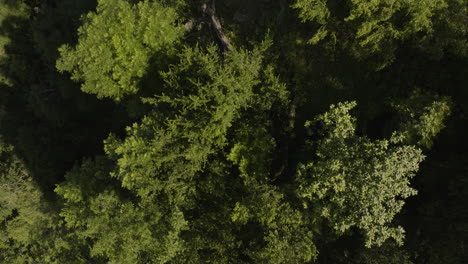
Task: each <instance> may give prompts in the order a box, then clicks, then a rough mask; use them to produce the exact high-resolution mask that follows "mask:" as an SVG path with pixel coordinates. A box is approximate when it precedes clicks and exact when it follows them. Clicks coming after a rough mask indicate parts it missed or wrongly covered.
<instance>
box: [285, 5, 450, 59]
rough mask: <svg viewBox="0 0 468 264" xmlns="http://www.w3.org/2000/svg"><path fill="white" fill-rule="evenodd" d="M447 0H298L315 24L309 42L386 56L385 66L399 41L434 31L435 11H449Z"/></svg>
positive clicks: (303, 16)
mask: <svg viewBox="0 0 468 264" xmlns="http://www.w3.org/2000/svg"><path fill="white" fill-rule="evenodd" d="M447 2H448V1H447V0H436V1H434V0H424V1H406V0H386V1H381V0H372V1H363V0H348V1H345V3H343V2H341V1H335V0H297V1H296V2H295V3H294V5H293V8H295V9H298V11H299V17H300V18H301V19H302V21H303V22H312V23H314V24H315V25H316V30H315V32H314V33H313V34H314V35H313V37H312V38H311V39H310V40H309V43H310V44H318V43H319V42H322V43H324V45H326V46H331V47H335V46H336V48H333V49H334V50H335V49H336V50H340V49H342V48H344V49H345V50H349V51H350V52H351V54H353V55H354V56H356V57H358V58H361V59H364V58H366V57H369V56H372V55H374V54H380V55H383V59H384V60H383V62H382V63H383V64H382V65H381V67H383V66H385V65H386V64H388V63H389V62H391V61H392V60H393V59H394V54H393V51H394V50H395V49H396V44H397V43H398V41H401V40H405V39H408V38H410V37H413V36H415V35H416V34H431V33H432V32H433V20H434V16H435V15H436V14H439V13H441V12H443V11H445V10H446V8H447V6H448V4H447Z"/></svg>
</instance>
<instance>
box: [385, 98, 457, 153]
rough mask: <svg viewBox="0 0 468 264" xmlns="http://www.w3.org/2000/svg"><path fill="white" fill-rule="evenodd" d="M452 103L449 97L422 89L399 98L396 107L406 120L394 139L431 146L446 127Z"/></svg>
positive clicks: (426, 146) (425, 146)
mask: <svg viewBox="0 0 468 264" xmlns="http://www.w3.org/2000/svg"><path fill="white" fill-rule="evenodd" d="M450 104H451V103H450V99H449V98H448V97H441V96H435V95H430V94H424V93H422V92H421V91H420V90H415V91H414V92H413V94H411V95H410V96H409V97H408V98H406V99H404V100H399V101H398V103H396V104H395V105H394V107H395V108H396V109H397V110H398V111H399V112H400V115H401V116H402V119H403V120H405V121H406V122H402V128H401V131H399V132H397V133H395V134H394V135H393V137H394V140H404V141H406V142H407V143H412V144H417V145H419V146H421V147H424V148H430V147H431V146H432V144H433V143H434V138H435V136H436V135H437V134H439V132H440V131H441V130H442V129H443V128H444V127H445V125H444V120H445V119H446V118H447V117H448V116H449V115H450Z"/></svg>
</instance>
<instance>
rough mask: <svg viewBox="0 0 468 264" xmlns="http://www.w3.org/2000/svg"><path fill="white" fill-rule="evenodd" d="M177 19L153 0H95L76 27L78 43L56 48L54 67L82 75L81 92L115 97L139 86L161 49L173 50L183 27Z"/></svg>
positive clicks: (75, 76) (79, 77)
mask: <svg viewBox="0 0 468 264" xmlns="http://www.w3.org/2000/svg"><path fill="white" fill-rule="evenodd" d="M116 17H118V19H117V21H116V20H115V18H116ZM176 19H177V15H176V13H175V10H174V9H173V8H170V7H166V6H164V5H163V4H161V3H159V2H157V1H143V2H139V3H138V4H134V5H132V4H131V3H129V2H127V1H124V0H119V1H110V0H100V1H98V6H97V10H96V13H88V14H87V16H86V18H85V19H84V24H83V26H82V27H81V28H80V29H79V30H78V34H79V36H80V38H79V41H78V44H77V46H76V47H75V48H71V47H70V46H67V45H64V46H62V47H61V48H60V49H59V51H60V53H61V58H60V59H59V60H58V61H57V68H58V69H59V70H60V71H62V72H63V71H68V72H70V73H72V78H73V79H74V80H76V81H83V85H82V86H81V89H82V90H83V91H84V92H86V93H91V94H96V95H97V96H98V97H99V98H103V97H108V98H112V99H115V100H117V101H119V100H121V99H122V98H124V97H125V96H126V95H131V94H135V93H137V92H138V90H139V85H138V83H139V81H140V79H141V78H142V77H143V76H144V75H145V74H146V71H147V69H148V66H149V65H150V64H151V63H156V65H158V62H157V61H158V60H159V61H160V60H163V57H164V54H172V53H173V52H174V42H176V41H177V40H178V39H179V38H180V37H181V35H182V33H183V27H182V26H178V25H176V22H175V20H176ZM156 55H158V56H156ZM154 59H156V62H154V61H153V60H154ZM159 63H161V62H159Z"/></svg>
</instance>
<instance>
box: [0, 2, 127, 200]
mask: <svg viewBox="0 0 468 264" xmlns="http://www.w3.org/2000/svg"><path fill="white" fill-rule="evenodd" d="M33 2H34V3H33ZM35 2H38V3H40V4H41V5H39V7H40V9H39V11H37V9H36V10H34V8H35V7H37V4H38V3H35ZM6 3H8V4H10V5H11V6H10V8H12V9H18V10H19V9H20V8H21V6H20V5H21V4H22V3H21V2H20V1H6ZM52 3H55V1H29V2H28V3H27V4H29V5H27V7H28V9H29V11H28V12H29V14H27V15H25V16H24V17H20V16H9V17H6V18H5V19H4V20H3V23H2V24H1V25H0V35H1V36H4V37H6V38H8V39H9V40H10V41H9V42H8V43H7V45H6V46H5V55H3V56H1V54H0V56H1V57H0V134H1V135H3V138H4V139H5V140H6V141H7V143H9V144H11V145H13V146H14V147H15V150H16V152H17V155H18V156H19V157H20V158H21V159H22V160H23V161H24V162H25V165H26V166H27V168H28V170H29V171H30V173H31V176H32V177H33V178H34V179H35V181H36V182H37V183H38V185H39V186H40V188H41V189H42V190H43V192H44V193H45V194H46V196H47V197H48V198H49V199H54V197H55V196H54V194H53V190H54V188H55V185H56V184H57V183H59V182H61V181H62V180H63V176H64V174H65V173H66V172H67V171H68V170H69V169H70V168H71V167H72V166H73V164H74V163H76V162H80V161H81V160H82V159H83V158H84V157H89V156H94V155H96V154H100V153H102V152H103V140H104V139H105V138H106V137H107V136H108V134H109V133H110V132H114V133H118V134H119V133H122V131H123V128H124V126H125V124H126V123H127V122H128V118H127V117H126V113H125V111H124V110H123V109H122V108H121V107H119V106H117V105H115V104H114V103H112V102H110V101H105V100H97V99H96V98H95V97H94V96H92V95H87V94H84V93H82V92H81V91H80V89H79V84H77V83H73V82H72V81H71V80H70V79H69V76H63V75H61V74H59V73H58V72H57V71H56V69H55V60H56V59H57V56H58V53H57V48H58V47H59V45H61V44H62V43H70V42H73V41H74V38H76V37H75V36H74V35H72V33H71V32H76V29H77V27H78V26H79V24H80V23H79V17H80V15H81V14H82V13H86V12H87V11H89V10H90V9H91V8H93V6H95V5H96V3H95V0H89V1H78V0H66V1H57V4H56V5H52ZM13 4H15V5H16V6H14V5H13ZM54 6H55V7H54Z"/></svg>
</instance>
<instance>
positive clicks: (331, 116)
mask: <svg viewBox="0 0 468 264" xmlns="http://www.w3.org/2000/svg"><path fill="white" fill-rule="evenodd" d="M354 106H355V103H353V102H352V103H340V104H338V105H336V106H335V105H332V106H331V108H330V110H329V111H328V112H327V113H325V114H323V115H320V116H319V117H318V118H316V119H315V120H314V122H318V123H320V124H321V125H322V126H323V129H324V131H326V132H325V134H326V135H325V136H324V138H323V139H321V140H320V141H319V142H318V143H317V148H316V153H315V154H316V156H317V159H316V160H312V161H310V162H304V163H302V164H300V165H299V168H298V171H297V182H298V184H299V185H300V188H299V189H298V191H297V193H298V196H299V197H300V198H301V199H302V200H303V203H304V207H305V208H310V210H312V211H313V212H314V213H316V214H318V215H320V216H321V217H323V218H325V219H327V220H328V221H329V223H330V225H331V227H332V228H333V229H334V230H336V232H337V233H340V234H341V233H344V232H345V231H347V230H349V229H350V228H351V227H353V226H356V227H358V228H360V229H361V230H362V231H363V232H364V234H365V237H366V245H367V246H368V247H370V246H371V245H380V244H382V243H383V242H384V241H385V240H386V239H387V238H394V239H395V240H397V241H398V242H399V243H401V242H402V239H403V229H402V228H401V227H391V225H390V224H391V221H392V219H393V217H394V216H395V215H396V214H397V213H398V212H399V211H400V210H401V208H402V206H403V204H404V201H403V200H402V199H404V198H407V197H409V196H412V195H415V194H416V191H415V190H414V189H412V188H411V187H410V186H409V180H410V179H411V178H412V177H413V176H414V173H415V172H416V171H417V170H418V166H419V163H420V162H421V161H422V160H423V158H424V156H423V155H422V153H421V150H419V149H417V148H415V147H413V146H396V145H393V144H391V143H390V142H389V141H388V140H377V141H372V140H370V139H368V138H366V137H360V136H357V135H356V134H355V120H354V118H352V117H351V116H350V114H349V110H350V109H352V108H353V107H354ZM308 125H310V123H308Z"/></svg>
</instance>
